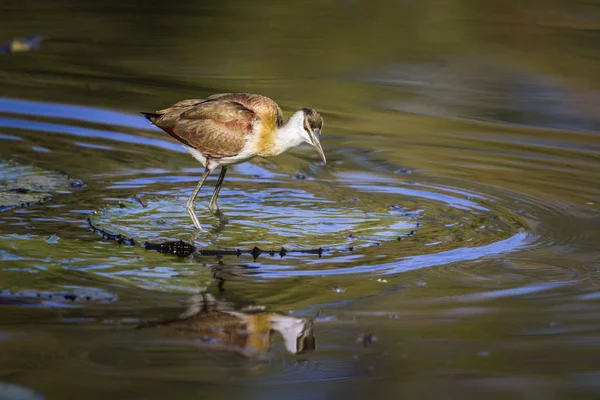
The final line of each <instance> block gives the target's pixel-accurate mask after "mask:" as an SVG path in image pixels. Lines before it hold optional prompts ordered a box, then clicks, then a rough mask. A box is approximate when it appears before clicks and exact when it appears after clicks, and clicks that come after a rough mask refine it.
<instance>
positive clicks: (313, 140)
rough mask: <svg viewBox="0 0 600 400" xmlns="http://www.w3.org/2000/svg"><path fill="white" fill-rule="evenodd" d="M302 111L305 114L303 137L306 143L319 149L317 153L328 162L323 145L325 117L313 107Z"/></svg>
mask: <svg viewBox="0 0 600 400" xmlns="http://www.w3.org/2000/svg"><path fill="white" fill-rule="evenodd" d="M301 111H302V113H303V114H304V123H303V128H304V130H303V139H304V141H305V142H306V143H308V144H310V145H312V146H314V147H315V149H317V153H319V155H320V156H321V158H322V159H323V163H324V164H327V160H326V158H325V153H324V152H323V147H322V146H321V129H323V117H321V115H319V113H318V112H316V111H315V110H313V109H312V108H303V109H302V110H301Z"/></svg>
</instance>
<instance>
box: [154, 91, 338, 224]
mask: <svg viewBox="0 0 600 400" xmlns="http://www.w3.org/2000/svg"><path fill="white" fill-rule="evenodd" d="M142 114H144V116H145V117H146V118H147V119H148V120H150V122H152V123H153V124H154V125H155V126H157V127H159V128H161V129H162V130H163V131H165V132H167V133H168V134H169V135H171V136H172V137H173V138H175V139H177V140H178V141H180V142H181V143H182V144H183V145H184V146H185V147H186V148H187V150H188V151H189V152H190V153H191V154H192V156H193V157H194V158H196V159H197V160H198V161H199V162H200V163H202V165H204V166H205V171H204V174H203V175H202V178H201V179H200V182H199V183H198V185H197V186H196V188H195V189H194V191H193V192H192V196H191V197H190V198H189V200H188V202H187V203H186V209H187V211H188V213H189V215H190V218H191V219H192V222H193V223H194V226H195V227H196V228H197V229H202V227H201V226H200V222H199V221H198V217H197V216H196V214H195V212H194V207H193V203H194V200H195V198H196V196H197V195H198V192H199V191H200V189H201V188H202V185H203V184H204V181H205V180H206V178H207V177H208V175H209V174H210V172H211V171H212V170H213V169H215V168H217V167H219V166H220V167H221V174H220V175H219V179H218V181H217V185H216V187H215V191H214V193H213V196H212V197H211V200H210V203H209V206H208V208H209V209H210V211H211V212H212V213H213V214H215V215H216V214H217V213H218V212H219V207H218V206H217V202H216V200H217V197H218V195H219V191H220V189H221V186H222V184H223V179H224V178H225V174H226V173H227V167H228V166H229V165H232V164H238V163H241V162H244V161H247V160H249V159H251V158H253V157H255V156H259V157H270V156H276V155H279V154H282V153H284V152H286V151H288V150H290V149H292V148H294V147H296V146H298V145H300V144H301V143H309V144H310V145H312V146H314V147H315V149H316V150H317V152H318V153H319V155H320V156H321V158H322V159H323V162H324V163H326V159H325V153H324V151H323V148H322V147H321V141H320V136H321V129H322V128H323V118H322V117H321V116H320V115H319V113H317V112H316V111H315V110H313V109H312V108H303V109H301V110H299V111H297V112H296V113H294V114H293V115H292V116H291V117H290V118H289V119H288V121H287V122H286V123H285V124H284V123H283V113H282V112H281V108H280V107H279V106H278V105H277V103H275V102H274V101H273V100H271V99H270V98H268V97H265V96H261V95H257V94H251V93H220V94H215V95H212V96H209V97H207V98H206V99H188V100H183V101H180V102H178V103H175V104H173V105H172V106H171V107H169V108H165V109H163V110H158V111H155V112H151V113H148V112H143V113H142Z"/></svg>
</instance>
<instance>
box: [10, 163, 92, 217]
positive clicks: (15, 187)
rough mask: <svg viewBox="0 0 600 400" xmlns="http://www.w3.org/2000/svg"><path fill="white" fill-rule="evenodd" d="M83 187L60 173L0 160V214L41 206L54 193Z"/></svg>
mask: <svg viewBox="0 0 600 400" xmlns="http://www.w3.org/2000/svg"><path fill="white" fill-rule="evenodd" d="M83 186H85V185H84V184H83V183H82V182H81V181H80V180H73V179H71V178H70V177H68V176H67V175H64V174H61V173H59V172H54V171H46V170H43V169H41V168H37V167H33V166H29V165H22V164H19V163H16V162H14V161H10V160H2V159H0V211H2V210H7V209H10V208H13V207H28V206H31V205H33V204H39V203H43V202H45V201H47V200H48V199H50V198H51V197H52V195H54V194H56V193H65V192H67V193H68V192H72V190H73V189H76V190H78V189H81V188H82V187H83Z"/></svg>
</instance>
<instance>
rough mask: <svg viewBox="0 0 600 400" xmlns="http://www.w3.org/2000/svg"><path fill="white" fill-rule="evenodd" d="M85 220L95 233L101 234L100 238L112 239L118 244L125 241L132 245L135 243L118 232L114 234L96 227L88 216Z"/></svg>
mask: <svg viewBox="0 0 600 400" xmlns="http://www.w3.org/2000/svg"><path fill="white" fill-rule="evenodd" d="M87 222H88V224H89V225H90V228H92V230H93V231H94V232H95V233H99V234H100V235H102V239H108V240H114V241H115V242H117V243H119V244H123V243H125V244H129V245H132V246H133V245H134V244H135V241H134V240H133V239H131V238H127V237H125V236H123V235H121V234H120V233H119V234H116V235H115V234H113V233H108V232H106V231H104V230H102V229H100V228H96V227H95V226H94V224H93V223H92V220H91V219H89V218H88V219H87Z"/></svg>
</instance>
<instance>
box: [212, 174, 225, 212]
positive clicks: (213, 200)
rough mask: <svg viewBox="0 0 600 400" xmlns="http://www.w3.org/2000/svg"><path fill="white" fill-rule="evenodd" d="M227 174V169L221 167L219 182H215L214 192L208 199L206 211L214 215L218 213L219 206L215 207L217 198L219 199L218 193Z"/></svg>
mask: <svg viewBox="0 0 600 400" xmlns="http://www.w3.org/2000/svg"><path fill="white" fill-rule="evenodd" d="M226 173H227V167H225V166H223V167H221V174H219V180H217V186H215V192H214V193H213V195H212V197H211V198H210V203H208V209H209V210H210V212H211V213H213V214H214V215H217V213H218V212H219V206H218V205H217V197H219V192H220V191H221V186H223V179H225V174H226Z"/></svg>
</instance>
